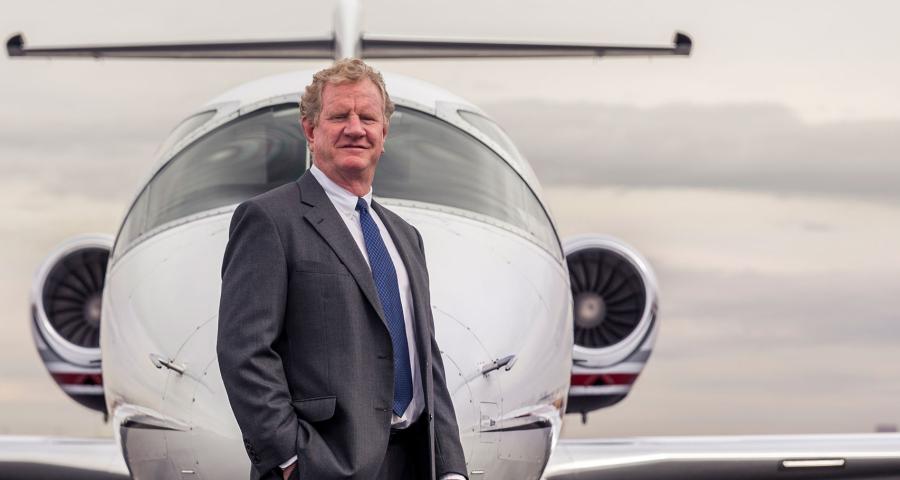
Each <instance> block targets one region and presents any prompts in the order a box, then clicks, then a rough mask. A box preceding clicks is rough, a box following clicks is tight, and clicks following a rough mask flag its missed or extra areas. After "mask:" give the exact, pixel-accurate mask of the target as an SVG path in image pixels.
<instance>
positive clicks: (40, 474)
mask: <svg viewBox="0 0 900 480" xmlns="http://www.w3.org/2000/svg"><path fill="white" fill-rule="evenodd" d="M0 478H3V479H4V480H24V479H30V480H34V479H43V480H50V479H60V480H63V479H65V480H125V479H130V478H131V475H130V474H129V472H128V467H127V466H126V465H125V460H124V459H123V458H122V452H121V450H120V449H119V445H118V444H117V443H116V442H115V441H114V440H113V439H111V438H51V437H26V436H0Z"/></svg>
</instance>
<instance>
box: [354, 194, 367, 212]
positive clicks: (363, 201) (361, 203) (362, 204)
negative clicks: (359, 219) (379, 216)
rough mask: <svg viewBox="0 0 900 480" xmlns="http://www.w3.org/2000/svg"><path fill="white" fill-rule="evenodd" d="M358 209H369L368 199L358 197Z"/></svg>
mask: <svg viewBox="0 0 900 480" xmlns="http://www.w3.org/2000/svg"><path fill="white" fill-rule="evenodd" d="M356 210H358V211H359V212H360V213H362V212H368V211H369V205H367V204H366V199H364V198H362V197H359V198H357V200H356Z"/></svg>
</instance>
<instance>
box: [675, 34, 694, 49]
mask: <svg viewBox="0 0 900 480" xmlns="http://www.w3.org/2000/svg"><path fill="white" fill-rule="evenodd" d="M674 42H675V55H690V54H691V48H693V46H694V41H693V40H691V37H689V36H687V34H684V33H681V32H675V40H674Z"/></svg>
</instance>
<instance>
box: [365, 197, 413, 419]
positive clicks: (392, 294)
mask: <svg viewBox="0 0 900 480" xmlns="http://www.w3.org/2000/svg"><path fill="white" fill-rule="evenodd" d="M356 210H358V211H359V224H360V226H361V227H362V233H363V239H364V240H365V243H366V252H368V253H369V265H370V266H371V267H372V278H373V279H375V288H377V289H378V299H379V300H381V306H382V307H383V308H384V316H385V319H386V320H387V325H388V330H389V331H390V333H391V344H393V346H394V404H393V405H392V408H393V410H394V414H396V415H397V416H398V417H399V416H402V415H403V412H405V411H406V407H408V406H409V402H411V401H412V395H413V386H412V374H411V372H410V370H409V344H408V343H407V340H406V324H405V323H404V322H403V305H402V304H401V303H400V287H399V286H398V285H397V270H395V269H394V262H393V261H391V255H390V254H389V253H388V251H387V248H386V247H385V246H384V240H382V238H381V233H380V232H379V231H378V225H376V224H375V221H374V220H372V216H371V215H370V214H369V206H368V205H367V204H366V201H365V200H364V199H362V198H360V199H359V200H358V201H357V202H356Z"/></svg>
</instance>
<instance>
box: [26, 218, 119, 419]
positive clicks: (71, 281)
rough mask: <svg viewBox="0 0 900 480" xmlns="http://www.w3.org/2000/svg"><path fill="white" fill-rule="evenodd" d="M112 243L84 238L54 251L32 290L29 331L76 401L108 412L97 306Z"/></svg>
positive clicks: (52, 372) (106, 239) (57, 378)
mask: <svg viewBox="0 0 900 480" xmlns="http://www.w3.org/2000/svg"><path fill="white" fill-rule="evenodd" d="M112 243H113V239H112V237H110V236H108V235H82V236H78V237H75V238H72V239H70V240H68V241H66V242H64V243H63V244H61V245H60V246H58V247H56V249H54V250H53V251H52V252H51V253H50V255H49V256H48V257H47V258H46V259H45V260H44V262H43V263H42V264H41V266H40V268H38V271H37V274H36V276H35V280H34V284H33V285H32V291H31V313H32V333H33V336H34V340H35V344H36V345H37V348H38V353H39V354H40V356H41V360H42V361H43V362H44V366H45V367H46V368H47V371H48V372H49V373H50V375H51V376H52V377H53V379H54V380H55V381H56V383H57V384H58V385H59V386H60V388H62V390H63V391H64V392H66V394H67V395H68V396H69V397H70V398H72V399H73V400H75V401H77V402H78V403H80V404H82V405H84V406H86V407H88V408H90V409H93V410H97V411H101V412H105V411H106V402H105V400H104V397H103V376H102V371H101V368H100V318H101V315H100V305H101V299H102V295H103V284H104V280H105V277H106V267H107V262H108V260H109V252H110V250H111V248H112Z"/></svg>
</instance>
